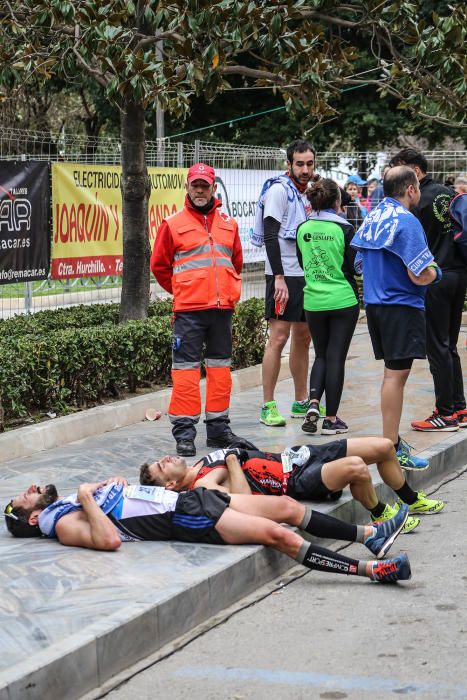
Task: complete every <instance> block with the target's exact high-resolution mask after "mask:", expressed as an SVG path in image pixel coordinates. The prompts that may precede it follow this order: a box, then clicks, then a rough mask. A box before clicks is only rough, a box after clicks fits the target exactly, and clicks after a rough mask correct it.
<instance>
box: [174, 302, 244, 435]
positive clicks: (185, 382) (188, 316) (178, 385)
mask: <svg viewBox="0 0 467 700" xmlns="http://www.w3.org/2000/svg"><path fill="white" fill-rule="evenodd" d="M231 327H232V310H230V309H223V310H221V309H207V310H205V311H204V310H203V311H193V312H177V313H176V315H175V320H174V325H173V343H172V381H173V389H172V396H171V400H170V405H169V411H168V413H169V420H170V422H171V423H172V433H173V435H174V437H175V438H176V439H177V440H179V439H194V437H195V435H196V428H195V424H196V423H198V421H199V419H200V415H201V393H200V386H199V383H200V366H201V358H202V355H203V347H205V351H204V362H205V366H206V405H205V422H206V434H207V436H208V438H216V437H218V436H219V435H221V434H223V433H224V432H225V431H226V429H227V426H228V424H229V405H230V392H231V389H232V378H231V375H230V364H231V354H232V331H231Z"/></svg>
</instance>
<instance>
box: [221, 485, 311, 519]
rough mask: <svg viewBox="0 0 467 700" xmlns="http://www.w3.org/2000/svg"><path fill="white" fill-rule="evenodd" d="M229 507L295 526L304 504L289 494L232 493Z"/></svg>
mask: <svg viewBox="0 0 467 700" xmlns="http://www.w3.org/2000/svg"><path fill="white" fill-rule="evenodd" d="M230 508H231V509H232V510H236V511H239V512H240V513H246V514H248V515H257V516H260V517H263V518H268V519H269V520H273V521H274V522H276V523H287V524H288V525H295V526H296V527H298V525H300V523H301V522H302V520H303V518H304V515H305V506H304V505H303V504H302V503H299V502H298V501H295V500H294V499H293V498H290V496H250V495H246V494H239V493H234V494H231V501H230Z"/></svg>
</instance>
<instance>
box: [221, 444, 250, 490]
mask: <svg viewBox="0 0 467 700" xmlns="http://www.w3.org/2000/svg"><path fill="white" fill-rule="evenodd" d="M225 463H226V465H227V469H228V472H229V480H230V489H229V491H230V493H248V494H251V492H252V491H251V488H250V485H249V483H248V481H247V480H246V477H245V474H244V472H243V469H242V466H241V464H240V462H239V461H238V458H237V455H236V454H233V453H231V454H228V455H227V457H226V459H225Z"/></svg>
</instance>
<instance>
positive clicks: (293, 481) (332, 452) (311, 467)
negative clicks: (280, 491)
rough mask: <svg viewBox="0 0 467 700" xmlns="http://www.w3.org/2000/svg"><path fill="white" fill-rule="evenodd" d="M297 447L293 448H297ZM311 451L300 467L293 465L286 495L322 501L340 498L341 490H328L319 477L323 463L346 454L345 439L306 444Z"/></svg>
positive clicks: (298, 498) (298, 499)
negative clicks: (321, 443) (323, 443)
mask: <svg viewBox="0 0 467 700" xmlns="http://www.w3.org/2000/svg"><path fill="white" fill-rule="evenodd" d="M299 447H300V445H298V447H296V448H293V449H298V448H299ZM307 447H308V449H309V450H310V452H311V455H310V458H309V460H308V461H307V462H306V463H305V464H304V465H303V466H302V467H294V470H293V473H292V476H291V477H290V479H289V483H288V485H287V495H288V496H292V498H296V499H297V501H303V500H307V499H311V500H313V501H322V500H325V499H331V500H335V499H337V498H340V497H341V495H342V491H330V490H329V489H328V488H327V487H326V486H325V485H324V484H323V481H322V479H321V469H322V467H323V464H327V463H328V462H334V461H335V460H336V459H342V458H343V457H346V456H347V440H333V441H332V442H328V443H327V444H325V445H307Z"/></svg>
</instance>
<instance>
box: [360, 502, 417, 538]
mask: <svg viewBox="0 0 467 700" xmlns="http://www.w3.org/2000/svg"><path fill="white" fill-rule="evenodd" d="M398 510H399V503H395V504H394V508H393V507H392V506H390V505H388V504H386V507H385V509H384V510H383V512H382V513H381V515H378V517H377V518H375V517H374V516H373V515H372V516H371V521H372V522H373V523H380V522H383V521H384V520H390V519H391V518H393V517H394V516H395V514H396V513H397V511H398ZM409 512H410V507H409ZM419 525H420V518H413V517H412V516H411V515H409V517H408V518H407V520H406V521H405V524H404V527H403V528H402V530H401V533H402V534H403V535H407V533H409V532H412V530H415V528H416V527H418V526H419Z"/></svg>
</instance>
